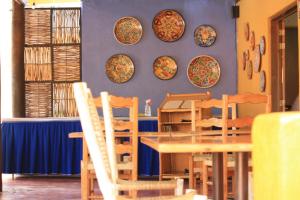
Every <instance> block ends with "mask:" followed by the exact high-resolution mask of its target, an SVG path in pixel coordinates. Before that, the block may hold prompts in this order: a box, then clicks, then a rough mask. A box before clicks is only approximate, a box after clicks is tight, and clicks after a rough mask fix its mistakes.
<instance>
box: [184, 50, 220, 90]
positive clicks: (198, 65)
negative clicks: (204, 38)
mask: <svg viewBox="0 0 300 200" xmlns="http://www.w3.org/2000/svg"><path fill="white" fill-rule="evenodd" d="M220 75H221V70H220V65H219V63H218V61H217V60H216V59H215V58H213V57H211V56H206V55H201V56H197V57H195V58H193V59H192V60H191V61H190V63H189V66H188V68H187V76H188V78H189V80H190V82H191V83H192V84H193V85H195V86H197V87H200V88H209V87H212V86H214V85H215V84H216V83H217V82H218V81H219V78H220Z"/></svg>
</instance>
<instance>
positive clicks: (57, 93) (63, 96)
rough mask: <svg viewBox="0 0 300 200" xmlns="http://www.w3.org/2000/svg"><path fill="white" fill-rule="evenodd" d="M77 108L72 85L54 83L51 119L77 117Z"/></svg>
mask: <svg viewBox="0 0 300 200" xmlns="http://www.w3.org/2000/svg"><path fill="white" fill-rule="evenodd" d="M77 115H78V114H77V108H76V104H75V98H74V94H73V88H72V84H70V83H56V84H54V85H53V117H73V116H77Z"/></svg>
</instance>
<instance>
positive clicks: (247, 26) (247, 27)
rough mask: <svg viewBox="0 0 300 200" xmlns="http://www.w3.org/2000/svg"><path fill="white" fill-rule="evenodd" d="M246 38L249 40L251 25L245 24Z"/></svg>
mask: <svg viewBox="0 0 300 200" xmlns="http://www.w3.org/2000/svg"><path fill="white" fill-rule="evenodd" d="M244 36H245V39H246V41H248V40H249V23H248V22H247V23H245V25H244Z"/></svg>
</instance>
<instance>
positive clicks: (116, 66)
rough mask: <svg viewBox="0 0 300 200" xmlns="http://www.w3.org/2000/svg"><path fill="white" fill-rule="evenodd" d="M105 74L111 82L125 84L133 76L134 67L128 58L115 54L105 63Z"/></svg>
mask: <svg viewBox="0 0 300 200" xmlns="http://www.w3.org/2000/svg"><path fill="white" fill-rule="evenodd" d="M105 72H106V75H107V77H108V78H109V79H110V80H111V81H112V82H115V83H125V82H127V81H129V80H130V79H131V77H132V76H133V74H134V65H133V62H132V60H131V59H130V57H129V56H127V55H125V54H116V55H113V56H111V57H110V58H109V59H108V60H107V61H106V65H105Z"/></svg>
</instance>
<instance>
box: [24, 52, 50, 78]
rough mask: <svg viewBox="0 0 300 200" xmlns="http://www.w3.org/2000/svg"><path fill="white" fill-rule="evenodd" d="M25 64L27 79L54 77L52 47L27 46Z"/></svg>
mask: <svg viewBox="0 0 300 200" xmlns="http://www.w3.org/2000/svg"><path fill="white" fill-rule="evenodd" d="M24 64H25V65H24V66H25V80H26V81H50V80H51V79H52V72H51V71H52V70H51V49H50V47H25V50H24Z"/></svg>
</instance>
